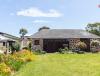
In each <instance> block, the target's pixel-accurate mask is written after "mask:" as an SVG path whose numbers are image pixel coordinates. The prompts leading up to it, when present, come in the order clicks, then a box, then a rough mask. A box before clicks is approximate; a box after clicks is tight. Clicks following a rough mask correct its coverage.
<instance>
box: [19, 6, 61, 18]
mask: <svg viewBox="0 0 100 76" xmlns="http://www.w3.org/2000/svg"><path fill="white" fill-rule="evenodd" d="M17 15H18V16H29V17H61V16H62V14H61V13H60V12H59V11H57V10H55V9H50V10H48V12H44V11H42V10H40V9H39V8H36V7H33V8H29V9H25V10H21V11H18V12H17Z"/></svg>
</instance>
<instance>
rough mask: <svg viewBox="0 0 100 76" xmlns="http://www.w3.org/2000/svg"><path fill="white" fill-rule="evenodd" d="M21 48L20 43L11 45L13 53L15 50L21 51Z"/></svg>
mask: <svg viewBox="0 0 100 76" xmlns="http://www.w3.org/2000/svg"><path fill="white" fill-rule="evenodd" d="M19 50H20V44H19V43H13V45H12V46H11V51H12V53H14V52H15V51H19Z"/></svg>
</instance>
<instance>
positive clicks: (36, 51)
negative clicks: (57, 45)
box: [33, 50, 46, 55]
mask: <svg viewBox="0 0 100 76" xmlns="http://www.w3.org/2000/svg"><path fill="white" fill-rule="evenodd" d="M33 53H34V54H36V55H40V54H45V53H46V51H43V50H35V51H33Z"/></svg>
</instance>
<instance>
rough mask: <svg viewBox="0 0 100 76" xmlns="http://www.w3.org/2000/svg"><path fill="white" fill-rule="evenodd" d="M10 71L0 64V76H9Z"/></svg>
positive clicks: (3, 64)
mask: <svg viewBox="0 0 100 76" xmlns="http://www.w3.org/2000/svg"><path fill="white" fill-rule="evenodd" d="M10 74H11V69H10V67H8V66H7V65H6V64H5V63H0V75H2V76H10Z"/></svg>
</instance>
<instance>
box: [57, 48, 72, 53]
mask: <svg viewBox="0 0 100 76" xmlns="http://www.w3.org/2000/svg"><path fill="white" fill-rule="evenodd" d="M58 51H59V53H61V54H64V53H72V51H71V50H69V49H68V48H67V47H65V48H64V49H62V48H60V49H59V50H58Z"/></svg>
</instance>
